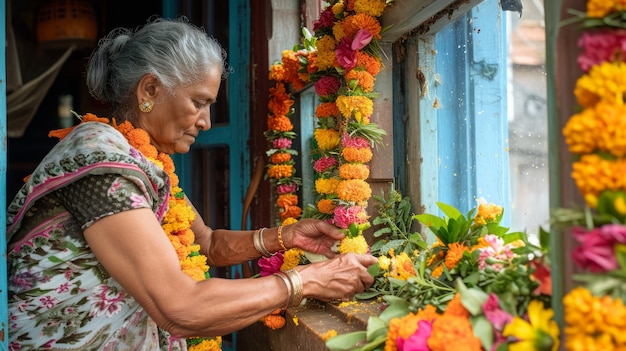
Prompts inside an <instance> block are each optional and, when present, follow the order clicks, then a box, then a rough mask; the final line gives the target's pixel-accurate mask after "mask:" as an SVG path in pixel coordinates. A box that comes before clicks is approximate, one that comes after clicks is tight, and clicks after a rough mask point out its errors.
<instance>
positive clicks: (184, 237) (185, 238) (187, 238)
mask: <svg viewBox="0 0 626 351" xmlns="http://www.w3.org/2000/svg"><path fill="white" fill-rule="evenodd" d="M176 236H177V237H178V239H179V240H180V243H181V244H183V245H192V244H193V243H194V241H195V240H196V236H195V235H194V234H193V230H191V229H185V230H179V231H178V232H176Z"/></svg>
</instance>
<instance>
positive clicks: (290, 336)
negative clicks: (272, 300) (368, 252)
mask: <svg viewBox="0 0 626 351" xmlns="http://www.w3.org/2000/svg"><path fill="white" fill-rule="evenodd" d="M380 312H381V304H380V303H379V302H377V301H365V302H354V303H347V304H330V303H324V302H320V301H316V300H307V302H306V303H305V304H304V305H303V306H301V307H298V308H293V309H289V310H288V311H287V313H286V314H285V318H286V319H287V323H286V324H285V326H284V327H283V328H281V329H278V330H272V329H270V328H267V327H266V326H264V325H263V323H261V322H259V323H255V324H253V325H252V326H250V327H248V328H245V329H243V330H241V331H239V332H237V350H238V351H259V350H274V351H292V350H298V351H323V350H328V348H327V347H326V343H325V341H324V340H323V339H322V338H323V336H324V335H325V334H326V333H328V332H329V331H331V330H335V331H337V333H338V334H344V333H349V332H353V331H358V330H365V328H366V327H367V320H368V318H369V317H370V316H372V315H378V314H380Z"/></svg>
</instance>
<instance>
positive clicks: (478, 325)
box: [470, 316, 493, 350]
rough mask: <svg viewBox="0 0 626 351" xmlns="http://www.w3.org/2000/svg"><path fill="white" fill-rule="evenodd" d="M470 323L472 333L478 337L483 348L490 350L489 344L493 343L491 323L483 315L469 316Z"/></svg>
mask: <svg viewBox="0 0 626 351" xmlns="http://www.w3.org/2000/svg"><path fill="white" fill-rule="evenodd" d="M470 323H471V324H472V330H473V331H474V335H476V337H477V338H478V339H480V343H481V344H482V345H483V350H491V345H493V325H492V324H491V323H489V321H488V320H487V318H486V317H485V316H478V317H471V318H470Z"/></svg>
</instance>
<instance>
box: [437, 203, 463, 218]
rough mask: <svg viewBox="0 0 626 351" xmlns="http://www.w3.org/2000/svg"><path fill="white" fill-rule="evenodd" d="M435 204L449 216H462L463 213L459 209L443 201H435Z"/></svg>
mask: <svg viewBox="0 0 626 351" xmlns="http://www.w3.org/2000/svg"><path fill="white" fill-rule="evenodd" d="M437 206H438V207H439V208H440V209H441V211H442V212H443V213H444V214H445V215H446V216H448V217H449V218H459V217H463V214H462V213H461V212H460V211H459V210H457V209H456V208H455V207H454V206H450V205H448V204H444V203H443V202H437Z"/></svg>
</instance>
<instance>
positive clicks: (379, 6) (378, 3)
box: [354, 0, 387, 17]
mask: <svg viewBox="0 0 626 351" xmlns="http://www.w3.org/2000/svg"><path fill="white" fill-rule="evenodd" d="M385 7H387V1H386V0H356V1H355V2H354V12H356V13H366V14H368V15H370V16H374V17H380V16H381V15H382V14H383V12H384V11H385Z"/></svg>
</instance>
